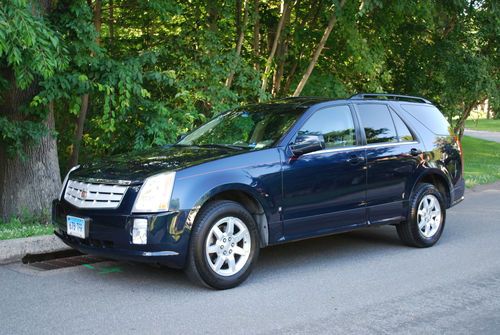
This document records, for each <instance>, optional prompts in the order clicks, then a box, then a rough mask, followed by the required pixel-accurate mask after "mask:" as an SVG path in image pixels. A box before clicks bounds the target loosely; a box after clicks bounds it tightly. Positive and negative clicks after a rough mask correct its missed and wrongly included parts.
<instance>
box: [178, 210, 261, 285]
mask: <svg viewBox="0 0 500 335" xmlns="http://www.w3.org/2000/svg"><path fill="white" fill-rule="evenodd" d="M258 253H259V241H258V234H257V225H256V224H255V221H254V219H253V217H252V215H251V214H250V213H249V212H248V211H247V210H246V209H245V208H244V207H243V206H241V205H240V204H238V203H236V202H233V201H215V202H212V203H209V204H207V205H206V206H205V207H204V208H203V209H202V210H201V212H200V213H199V214H198V218H197V219H196V223H195V225H194V227H193V231H192V232H191V242H190V247H189V255H188V265H187V268H186V273H187V274H188V276H189V277H190V278H191V279H192V280H193V281H194V282H196V283H199V284H203V285H205V286H209V287H212V288H215V289H228V288H232V287H235V286H237V285H239V284H240V283H242V282H243V281H244V280H245V279H246V278H247V277H248V276H249V275H250V272H251V270H252V267H253V264H254V263H255V261H256V259H257V257H258Z"/></svg>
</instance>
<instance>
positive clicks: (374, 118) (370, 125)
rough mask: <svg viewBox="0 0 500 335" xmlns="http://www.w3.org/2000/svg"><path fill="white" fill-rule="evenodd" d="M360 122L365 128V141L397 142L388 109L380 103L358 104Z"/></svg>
mask: <svg viewBox="0 0 500 335" xmlns="http://www.w3.org/2000/svg"><path fill="white" fill-rule="evenodd" d="M358 110H359V117H360V118H361V124H362V125H363V128H364V129H365V135H366V143H368V144H371V143H388V142H397V141H398V137H397V133H396V129H395V128H394V123H393V122H392V117H391V113H390V111H389V109H388V108H387V106H386V105H382V104H360V105H358Z"/></svg>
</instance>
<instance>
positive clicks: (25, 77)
mask: <svg viewBox="0 0 500 335" xmlns="http://www.w3.org/2000/svg"><path fill="white" fill-rule="evenodd" d="M67 63H68V58H67V55H66V49H65V47H64V46H63V45H62V44H61V43H60V35H59V33H58V32H57V31H56V30H55V29H53V27H52V26H51V25H50V23H49V22H48V21H47V20H46V18H45V17H44V16H43V13H42V9H41V8H39V7H38V6H37V5H36V3H33V2H31V1H27V0H7V1H3V2H2V3H0V68H4V67H8V68H9V69H10V72H7V71H2V73H1V74H0V92H6V91H13V90H24V89H27V88H29V87H30V86H31V85H32V84H33V83H34V82H35V81H36V79H38V78H41V79H42V80H43V79H48V78H51V77H52V76H54V74H55V73H57V71H59V70H60V69H64V68H65V67H66V66H67ZM10 73H12V77H10ZM3 75H7V77H2V76H3ZM2 96H3V94H1V95H0V104H1V103H2ZM19 108H20V112H21V116H22V117H17V118H12V117H11V116H8V115H4V114H3V113H0V144H1V145H4V146H5V147H6V148H7V151H8V153H10V154H16V153H22V152H23V151H22V148H23V147H24V145H25V144H26V143H32V142H34V141H36V140H38V139H39V138H40V137H41V136H43V135H46V133H47V132H46V127H45V125H44V124H43V122H44V120H45V118H46V115H47V109H46V108H45V107H42V108H40V106H39V105H38V104H37V103H36V102H35V103H34V104H32V105H31V106H19Z"/></svg>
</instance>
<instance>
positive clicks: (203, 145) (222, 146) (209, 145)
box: [199, 143, 247, 150]
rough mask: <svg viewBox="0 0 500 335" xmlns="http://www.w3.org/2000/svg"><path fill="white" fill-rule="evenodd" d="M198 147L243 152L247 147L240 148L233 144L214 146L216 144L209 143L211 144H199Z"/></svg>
mask: <svg viewBox="0 0 500 335" xmlns="http://www.w3.org/2000/svg"><path fill="white" fill-rule="evenodd" d="M199 146H200V147H206V148H224V149H227V148H229V149H234V150H244V149H247V147H242V146H239V145H233V144H216V143H211V144H201V145H199Z"/></svg>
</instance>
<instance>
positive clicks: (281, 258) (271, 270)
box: [92, 226, 405, 292]
mask: <svg viewBox="0 0 500 335" xmlns="http://www.w3.org/2000/svg"><path fill="white" fill-rule="evenodd" d="M395 249H397V250H401V249H405V246H403V245H402V244H401V242H400V241H399V239H398V237H397V234H396V231H395V228H394V227H392V226H383V227H371V228H364V229H360V230H356V231H352V232H348V233H342V234H337V235H330V236H324V237H319V238H312V239H308V240H303V241H297V242H292V243H287V244H281V245H277V246H272V247H269V248H264V249H261V252H260V256H259V260H258V262H257V264H256V266H255V268H254V273H253V275H252V276H251V277H250V282H252V283H257V282H258V283H259V284H262V283H263V282H265V281H267V280H269V279H270V278H271V280H274V279H272V278H275V277H276V276H284V277H286V276H289V275H290V274H291V273H296V272H297V269H300V270H301V271H308V268H309V267H313V268H317V267H318V266H324V265H325V264H332V263H334V264H335V263H343V264H344V263H345V262H346V261H348V260H352V259H360V258H363V257H374V255H380V253H385V252H387V251H388V250H392V251H394V250H395ZM377 257H378V256H377ZM95 268H96V271H94V272H93V274H92V275H95V276H108V277H110V278H109V280H112V281H113V284H114V285H117V284H118V285H120V284H122V285H124V286H128V287H129V286H130V282H131V281H133V282H139V281H140V282H141V283H142V284H144V285H140V287H141V291H143V290H151V291H152V292H154V291H155V292H157V290H158V289H165V288H166V287H168V288H175V289H178V290H186V291H189V292H193V291H196V290H200V291H207V290H206V289H204V288H203V287H199V286H196V285H193V284H192V283H191V282H190V281H189V280H188V278H187V276H186V275H185V274H184V272H183V271H182V270H177V269H170V268H167V267H164V266H155V265H150V264H143V263H135V262H109V263H108V264H106V263H105V265H102V266H100V265H96V266H95Z"/></svg>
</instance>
